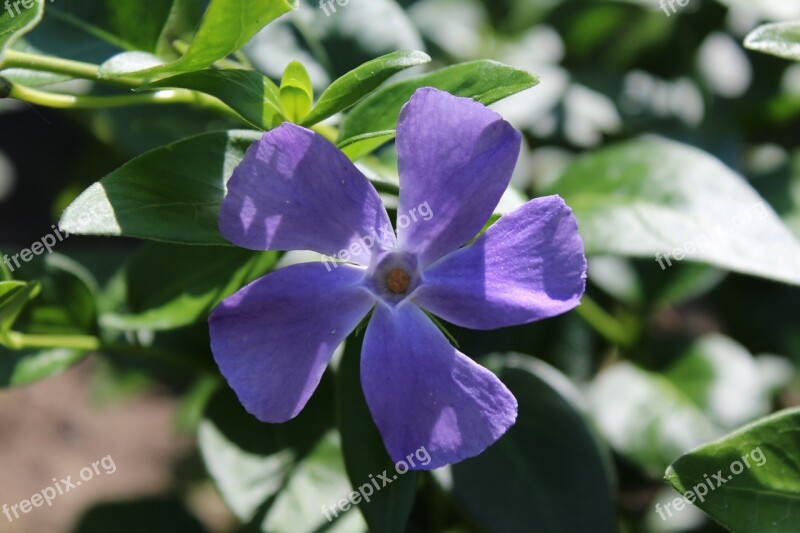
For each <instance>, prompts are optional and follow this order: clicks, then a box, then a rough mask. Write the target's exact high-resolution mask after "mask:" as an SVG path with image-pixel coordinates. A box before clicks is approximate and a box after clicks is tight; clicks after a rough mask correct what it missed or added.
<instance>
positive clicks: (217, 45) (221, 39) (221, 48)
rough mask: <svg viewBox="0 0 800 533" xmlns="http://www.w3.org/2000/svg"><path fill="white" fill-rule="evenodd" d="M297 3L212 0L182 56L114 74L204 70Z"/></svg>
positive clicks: (256, 0) (127, 74) (285, 0)
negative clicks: (163, 63) (132, 70)
mask: <svg viewBox="0 0 800 533" xmlns="http://www.w3.org/2000/svg"><path fill="white" fill-rule="evenodd" d="M294 6H295V3H294V0H238V1H237V2H230V0H211V2H210V4H209V6H208V9H207V10H206V13H205V15H204V17H203V21H202V22H201V23H200V27H199V28H198V30H197V33H196V34H195V36H194V40H193V41H192V43H191V44H190V45H189V48H188V50H187V51H186V53H185V54H183V56H182V57H181V58H180V59H177V60H175V61H173V62H171V63H167V64H166V65H161V66H156V67H152V68H149V69H145V70H138V71H135V72H127V73H115V74H114V76H118V75H126V76H130V75H133V76H138V77H154V76H157V75H161V74H170V73H175V74H177V73H181V72H193V71H196V70H203V69H204V68H207V67H209V66H211V65H212V64H213V63H214V62H215V61H217V60H219V59H222V58H225V57H227V56H228V55H229V54H232V53H233V52H235V51H237V50H239V49H240V48H241V47H242V46H244V45H245V44H246V43H247V41H249V40H250V39H251V38H252V37H253V36H254V35H255V34H256V33H258V31H259V30H260V29H261V28H263V27H264V26H266V25H267V24H269V23H270V22H272V21H273V20H275V19H276V18H278V17H280V16H281V15H283V14H284V13H287V12H288V11H291V10H292V9H293V8H294Z"/></svg>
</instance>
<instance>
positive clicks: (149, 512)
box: [70, 456, 210, 533]
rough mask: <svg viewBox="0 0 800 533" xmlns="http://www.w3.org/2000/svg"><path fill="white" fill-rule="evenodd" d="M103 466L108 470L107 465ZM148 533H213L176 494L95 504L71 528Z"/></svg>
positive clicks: (86, 532) (74, 531)
mask: <svg viewBox="0 0 800 533" xmlns="http://www.w3.org/2000/svg"><path fill="white" fill-rule="evenodd" d="M109 457H110V456H109ZM100 465H102V466H103V468H105V465H104V463H100ZM101 472H106V471H105V470H101ZM148 530H157V531H158V530H160V531H180V533H210V530H208V529H207V528H206V527H205V526H204V525H203V523H202V522H201V521H200V520H199V519H198V518H197V517H196V516H195V515H194V514H193V513H192V510H191V509H189V508H188V507H187V505H186V503H185V502H184V501H183V498H181V497H180V495H177V494H176V495H169V496H167V495H163V496H150V495H147V496H137V497H136V498H135V499H130V500H128V499H126V500H122V501H103V502H101V503H96V504H94V505H92V506H91V507H89V508H88V509H84V510H83V511H82V512H81V515H80V519H79V520H77V523H76V524H75V525H74V526H72V527H70V532H71V533H102V532H106V531H113V532H114V533H141V532H142V531H148Z"/></svg>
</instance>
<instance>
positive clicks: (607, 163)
mask: <svg viewBox="0 0 800 533" xmlns="http://www.w3.org/2000/svg"><path fill="white" fill-rule="evenodd" d="M547 192H549V193H557V194H560V195H561V196H563V197H564V200H565V201H566V202H567V204H568V205H569V206H570V207H572V209H573V210H574V211H575V216H576V217H577V218H578V223H579V226H580V230H581V235H582V237H583V240H584V243H585V245H586V253H587V255H609V254H610V255H628V256H637V257H649V258H651V259H654V263H653V268H663V269H666V268H669V266H670V265H671V264H672V263H673V262H674V261H678V260H680V259H683V258H686V259H687V260H692V261H697V262H702V263H708V264H710V265H714V266H718V267H721V268H725V269H728V270H733V271H736V272H741V273H745V274H752V275H756V276H762V277H765V278H770V279H775V280H779V281H785V282H787V283H794V284H800V243H798V241H797V239H795V237H794V236H793V235H792V234H791V233H790V232H789V230H787V229H786V227H785V226H784V225H783V223H782V222H781V221H780V219H779V218H778V216H777V215H776V214H775V213H774V212H773V211H772V209H771V208H770V207H769V206H768V205H767V204H766V202H765V201H764V200H763V199H762V198H761V197H760V196H759V195H758V194H757V193H756V192H755V191H754V190H753V189H752V188H751V187H750V186H749V185H748V184H747V183H746V182H745V181H744V180H743V179H742V177H741V176H739V175H737V174H736V173H734V172H733V171H732V170H730V169H729V168H727V167H726V166H725V165H723V164H722V163H721V162H720V161H718V160H717V159H715V158H714V157H712V156H710V155H709V154H707V153H705V152H702V151H700V150H698V149H696V148H692V147H690V146H686V145H683V144H679V143H677V142H673V141H668V140H665V139H662V138H659V137H643V138H639V139H636V140H633V141H628V142H625V143H622V144H619V145H616V146H613V147H611V148H605V149H602V150H599V151H597V152H593V153H591V154H588V155H586V156H583V157H580V158H578V159H577V160H576V161H575V162H574V163H572V164H571V165H570V166H569V167H568V168H567V170H566V171H565V172H564V174H563V175H562V176H561V177H560V178H559V179H558V180H557V181H556V183H555V184H554V185H553V186H552V187H551V188H550V189H549V190H548V191H547ZM659 265H660V266H659Z"/></svg>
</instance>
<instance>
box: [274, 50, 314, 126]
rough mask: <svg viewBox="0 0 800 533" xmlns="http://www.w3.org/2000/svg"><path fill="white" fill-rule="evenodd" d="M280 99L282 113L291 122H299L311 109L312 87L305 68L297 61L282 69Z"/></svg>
mask: <svg viewBox="0 0 800 533" xmlns="http://www.w3.org/2000/svg"><path fill="white" fill-rule="evenodd" d="M280 100H281V108H282V109H283V114H284V115H285V116H286V119H287V120H289V121H291V122H295V123H300V121H301V120H302V118H303V117H305V116H306V115H307V114H308V111H309V110H310V109H311V103H312V102H313V101H314V89H313V88H312V87H311V78H309V77H308V72H307V71H306V68H305V67H304V66H303V64H302V63H300V62H299V61H292V62H291V63H289V64H288V65H287V66H286V70H284V71H283V78H281V87H280Z"/></svg>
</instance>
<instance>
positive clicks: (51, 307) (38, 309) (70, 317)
mask: <svg viewBox="0 0 800 533" xmlns="http://www.w3.org/2000/svg"><path fill="white" fill-rule="evenodd" d="M24 274H25V275H26V276H28V275H29V276H31V278H36V279H38V281H39V283H40V285H41V294H40V295H39V296H38V297H37V298H36V300H34V301H32V302H31V303H30V304H29V305H28V306H26V307H25V309H24V311H23V312H22V314H21V315H20V317H19V319H18V321H17V322H18V325H17V328H16V329H18V330H21V331H25V332H27V333H36V334H91V333H94V332H95V331H96V330H97V304H96V299H97V282H96V281H95V279H94V277H93V276H92V274H91V273H89V271H88V270H86V269H85V268H84V267H83V266H81V265H80V264H78V263H77V262H75V261H73V260H72V259H70V258H69V257H67V256H64V255H61V254H59V253H52V254H50V255H48V256H47V257H45V259H44V261H41V262H40V263H39V264H32V265H30V267H29V268H28V269H26V270H25V272H24Z"/></svg>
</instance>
